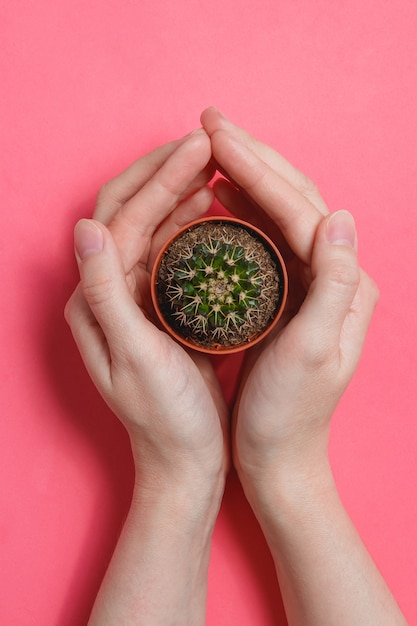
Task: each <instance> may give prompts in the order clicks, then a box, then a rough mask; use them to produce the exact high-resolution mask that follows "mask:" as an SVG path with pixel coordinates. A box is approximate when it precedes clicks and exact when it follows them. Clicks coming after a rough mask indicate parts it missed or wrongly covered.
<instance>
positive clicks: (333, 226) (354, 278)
mask: <svg viewBox="0 0 417 626" xmlns="http://www.w3.org/2000/svg"><path fill="white" fill-rule="evenodd" d="M356 249H357V235H356V228H355V222H354V219H353V217H352V215H351V214H350V213H348V212H347V211H337V212H336V213H332V214H331V215H328V216H327V217H325V218H324V219H323V220H322V221H321V223H320V224H319V227H318V229H317V232H316V237H315V241H314V245H313V252H312V260H311V271H312V276H313V281H312V283H311V286H310V289H309V292H308V294H307V297H306V300H305V301H304V303H303V305H302V307H301V309H300V312H299V315H298V316H297V317H298V318H299V323H301V324H302V325H303V330H304V332H306V333H308V334H307V335H305V336H306V341H307V342H308V344H309V345H310V347H311V348H312V349H313V350H314V351H315V353H316V354H317V353H318V354H320V353H322V352H323V350H326V349H331V348H332V347H336V346H337V347H339V342H340V334H341V331H342V327H343V324H344V322H345V319H346V316H347V314H348V313H349V311H350V309H351V307H352V303H353V300H354V298H355V295H356V292H357V290H358V287H359V283H360V269H359V265H358V259H357V254H356Z"/></svg>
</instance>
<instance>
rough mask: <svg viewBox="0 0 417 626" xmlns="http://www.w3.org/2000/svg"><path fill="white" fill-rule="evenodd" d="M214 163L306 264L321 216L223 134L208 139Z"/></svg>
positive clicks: (293, 190) (263, 165) (310, 203)
mask: <svg viewBox="0 0 417 626" xmlns="http://www.w3.org/2000/svg"><path fill="white" fill-rule="evenodd" d="M211 145H212V150H213V154H214V156H215V158H216V160H217V161H218V162H219V163H220V164H221V165H222V166H223V167H224V168H225V169H226V171H227V172H228V173H229V174H230V175H231V177H232V178H233V179H234V180H235V181H236V183H237V185H238V186H239V187H241V188H242V189H244V190H245V192H246V193H247V194H248V195H249V196H250V197H251V198H252V200H253V201H254V202H256V204H258V205H259V206H260V207H261V208H262V209H263V210H264V211H265V212H266V213H267V214H268V215H269V217H270V218H271V219H272V220H273V221H274V222H275V223H276V224H277V226H278V227H279V229H280V230H281V232H282V234H283V235H284V237H285V239H286V240H287V242H288V244H289V245H290V247H291V249H292V250H293V251H294V252H295V253H296V254H297V256H298V257H299V258H300V259H301V260H302V261H304V262H305V263H309V262H310V259H311V251H312V247H313V241H314V236H315V233H316V230H317V227H318V224H319V222H320V220H321V219H322V217H323V216H322V214H321V213H320V211H319V210H318V209H317V207H316V206H314V204H312V202H310V201H309V200H308V199H307V198H306V197H305V196H304V195H303V194H302V193H300V192H299V191H298V190H297V189H296V188H295V187H293V186H292V185H291V184H290V183H288V181H287V180H285V179H284V178H283V177H282V176H280V175H279V174H277V172H275V171H274V170H273V169H272V168H271V167H270V166H269V165H268V164H266V163H265V162H264V161H262V159H260V158H259V157H258V156H257V155H256V154H255V153H254V152H253V151H252V150H251V149H250V148H248V147H247V146H245V145H244V144H243V143H242V142H240V141H239V140H237V139H235V138H234V137H231V136H230V134H229V133H227V132H226V131H224V130H216V131H214V133H213V134H212V136H211Z"/></svg>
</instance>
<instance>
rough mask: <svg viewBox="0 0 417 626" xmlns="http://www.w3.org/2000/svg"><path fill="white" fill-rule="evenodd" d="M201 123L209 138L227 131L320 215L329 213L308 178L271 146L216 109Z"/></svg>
mask: <svg viewBox="0 0 417 626" xmlns="http://www.w3.org/2000/svg"><path fill="white" fill-rule="evenodd" d="M201 123H202V125H203V127H204V129H205V130H206V132H207V133H208V134H209V135H210V136H211V135H213V134H214V132H215V131H216V130H221V129H223V130H225V131H227V132H228V133H229V134H230V136H231V137H233V138H235V139H237V140H238V141H239V142H241V143H243V144H244V145H245V146H246V147H247V148H249V149H250V150H252V151H253V152H254V153H255V154H256V155H257V156H258V157H259V158H260V159H262V160H263V161H264V162H265V163H266V164H268V165H269V166H270V167H271V168H272V169H273V170H275V171H276V172H277V173H278V174H279V175H280V176H281V177H282V178H283V179H284V180H286V181H287V182H288V183H289V184H290V185H293V186H294V187H295V188H296V189H297V190H298V191H299V192H300V193H302V194H303V195H304V196H305V197H306V198H308V199H309V200H310V201H311V202H312V203H313V204H314V205H315V206H316V208H317V209H318V210H319V211H320V213H322V214H323V215H326V214H327V213H328V212H329V211H328V209H327V206H326V203H325V202H324V200H323V198H322V197H321V195H320V192H319V191H318V189H317V187H316V186H315V184H314V183H313V181H312V180H311V179H310V178H308V176H306V175H305V174H303V172H301V171H300V170H298V169H297V168H295V167H294V166H293V165H292V164H291V163H289V161H287V160H286V159H285V158H284V157H283V156H282V155H281V154H279V153H278V152H277V151H276V150H274V149H273V148H272V147H271V146H268V145H267V144H264V143H262V142H260V141H258V140H257V139H255V138H254V137H252V135H250V134H249V133H247V132H246V131H245V130H243V129H242V128H240V127H239V126H236V125H235V124H233V123H232V122H231V121H230V120H228V119H227V118H226V117H225V116H224V115H223V114H222V113H221V112H220V111H219V110H218V109H216V108H214V107H209V108H208V109H206V110H205V111H203V113H202V115H201Z"/></svg>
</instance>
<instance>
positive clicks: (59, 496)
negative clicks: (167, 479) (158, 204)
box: [0, 0, 417, 626]
mask: <svg viewBox="0 0 417 626" xmlns="http://www.w3.org/2000/svg"><path fill="white" fill-rule="evenodd" d="M0 25H1V26H0V29H1V33H0V34H1V38H0V41H1V50H2V53H1V55H0V70H1V76H2V81H1V83H2V95H1V100H0V120H1V143H0V146H1V149H0V162H1V166H0V167H1V171H0V176H1V183H0V184H1V195H0V197H1V200H2V221H1V236H0V255H1V268H2V302H1V308H0V310H1V316H2V324H1V326H0V340H1V343H0V345H1V357H2V358H1V365H0V366H1V400H0V402H1V405H0V414H1V420H0V441H1V446H2V450H1V455H0V469H1V473H0V476H1V494H2V497H1V505H0V506H1V514H0V542H1V547H0V552H1V564H2V565H1V568H0V585H1V589H2V593H1V597H0V621H1V623H2V624H10V625H13V626H39V625H40V624H42V625H44V624H45V625H50V626H78V625H79V626H82V625H83V624H85V623H86V621H87V618H88V613H89V610H90V608H91V605H92V602H93V600H94V596H95V593H96V591H97V588H98V586H99V584H100V581H101V578H102V575H103V572H104V570H105V567H106V564H107V563H108V560H109V558H110V556H111V553H112V550H113V547H114V544H115V541H116V537H117V534H118V532H119V530H120V527H121V524H122V521H123V518H124V515H125V513H126V511H127V508H128V505H129V498H130V492H131V485H132V464H131V459H130V451H129V446H128V442H127V437H126V435H125V433H124V431H123V429H122V427H121V426H120V425H119V423H118V422H117V420H116V419H115V418H114V417H113V416H112V414H111V413H110V412H109V410H108V409H107V408H106V407H105V406H104V404H103V402H102V401H101V400H100V398H99V397H98V396H97V394H96V392H95V390H94V388H93V385H92V383H91V382H90V381H89V379H88V376H87V374H86V373H85V371H84V369H83V366H82V364H81V361H80V358H79V357H78V354H77V351H76V349H75V347H74V345H73V342H72V339H71V337H70V333H69V330H68V329H67V327H66V324H65V322H64V320H63V314H62V311H63V308H64V304H65V302H66V299H67V298H68V296H69V294H70V293H71V290H72V289H73V287H74V286H75V284H76V280H77V275H76V268H75V264H74V260H73V255H72V230H73V225H74V223H75V222H76V221H77V219H78V218H80V217H81V216H89V215H91V213H92V210H93V206H94V199H95V195H96V192H97V190H98V188H99V187H100V185H101V184H102V183H103V182H104V181H106V180H107V179H108V178H110V177H112V176H114V175H115V174H117V173H118V172H119V171H120V170H122V169H123V168H124V167H125V166H127V165H128V164H129V163H130V162H131V161H132V160H134V159H135V158H137V157H138V156H140V155H142V154H143V153H145V152H146V151H148V150H150V149H151V148H153V147H155V146H156V145H157V144H160V143H163V142H165V141H167V140H169V139H172V138H174V137H178V136H180V135H183V134H185V133H186V132H188V131H190V130H192V129H193V128H195V127H196V126H198V124H199V114H200V112H201V110H202V109H203V108H205V107H206V106H207V105H210V104H215V105H216V106H218V107H219V108H221V109H223V110H224V111H225V113H226V114H227V115H229V116H230V117H232V118H233V119H234V120H235V121H236V122H238V123H240V124H241V125H242V126H245V127H246V128H247V129H248V130H250V131H251V132H252V133H254V134H255V135H256V136H258V137H259V138H261V139H263V140H265V141H266V142H267V143H270V144H272V145H273V146H274V147H275V148H276V149H277V150H279V151H280V152H282V153H283V154H284V155H285V156H286V157H287V158H288V159H289V160H291V161H292V162H294V163H295V164H296V165H297V166H298V167H299V168H300V169H302V170H303V171H305V172H306V173H307V174H308V175H309V176H310V177H311V178H313V179H314V180H315V182H316V183H317V184H318V186H319V188H320V189H321V191H322V192H323V195H324V196H325V198H326V199H327V201H328V203H329V206H330V208H331V209H333V210H336V209H340V208H347V209H349V210H351V211H352V212H353V213H354V214H355V217H356V221H357V224H358V229H359V239H360V255H361V260H362V263H363V265H364V267H365V268H366V269H367V271H369V272H370V273H371V275H372V276H373V277H374V278H375V279H376V281H377V282H378V284H379V287H380V289H381V301H380V304H379V307H378V310H377V313H376V317H375V320H374V323H373V325H372V328H371V331H370V334H369V337H368V341H367V345H366V348H365V353H364V356H363V359H362V362H361V365H360V367H359V370H358V372H357V374H356V376H355V378H354V380H353V382H352V384H351V386H350V388H349V390H348V391H347V393H346V395H345V396H344V398H343V400H342V403H341V404H340V406H339V408H338V410H337V413H336V415H335V417H334V422H333V433H332V442H331V454H332V463H333V467H334V472H335V475H336V478H337V482H338V485H339V489H340V493H341V496H342V499H343V501H344V502H345V504H346V506H347V508H348V510H349V512H350V514H351V516H352V518H353V520H354V522H355V524H356V526H357V527H358V529H359V531H360V532H361V535H362V537H363V539H364V541H365V543H366V545H367V546H368V548H369V550H370V552H371V554H372V556H373V557H374V559H375V560H376V562H377V564H378V565H379V567H380V568H381V570H382V572H383V574H384V576H385V577H386V579H387V581H388V583H389V584H390V586H391V588H392V590H393V592H394V594H395V596H396V597H397V599H398V601H399V603H400V605H401V607H402V608H403V610H404V612H405V614H406V616H407V618H408V619H409V622H410V624H412V625H417V600H416V594H415V588H416V571H417V557H416V552H417V549H416V539H415V529H416V527H417V504H416V498H415V494H416V485H417V468H416V460H415V459H416V449H417V426H416V419H415V413H416V407H417V402H416V399H417V386H416V369H417V368H416V330H415V328H416V322H415V311H414V306H415V303H416V295H415V294H416V287H417V280H416V272H415V255H416V252H415V250H416V243H415V242H416V239H417V186H416V182H415V181H416V180H417V159H416V155H415V153H416V148H415V147H416V145H417V120H416V117H417V116H416V111H417V72H416V67H417V46H416V32H417V4H416V3H415V2H414V1H412V0H410V1H407V0H398V1H397V2H395V3H394V2H391V1H388V0H379V1H376V0H374V1H371V0H361V1H359V0H348V1H347V2H344V3H334V2H330V1H329V0H327V1H326V0H317V1H316V2H310V1H308V0H297V1H295V2H282V1H280V0H279V1H276V0H274V1H273V0H267V1H265V2H262V3H261V4H260V5H259V6H258V5H255V4H254V3H253V2H248V1H247V0H244V1H241V2H237V1H233V2H227V0H225V2H219V1H218V0H214V1H213V2H212V3H210V4H205V5H203V4H201V3H198V2H196V1H195V0H194V1H192V0H186V1H184V2H181V3H168V2H157V1H156V2H155V0H153V1H152V2H151V1H150V0H141V1H140V2H139V1H136V2H135V1H134V0H132V1H129V2H125V3H120V2H116V1H115V0H109V1H105V2H89V3H84V2H80V0H72V1H71V2H70V1H69V0H63V1H61V2H53V1H52V0H44V1H43V2H41V3H33V2H29V1H28V0H13V2H12V1H11V0H6V1H5V2H3V4H2V7H1V9H0ZM222 368H223V369H222ZM219 369H220V370H221V371H222V377H223V380H224V385H225V386H226V387H227V388H228V392H229V393H230V394H231V393H232V386H233V385H232V383H233V381H230V380H226V375H227V374H228V372H229V370H230V367H229V366H228V367H225V366H224V365H223V364H219ZM234 372H235V374H236V369H235V370H234ZM207 623H208V625H209V626H222V625H225V626H226V625H235V624H239V625H240V626H258V625H259V626H272V625H277V624H285V619H284V616H283V610H282V606H281V600H280V595H279V589H278V586H277V583H276V580H275V575H274V570H273V566H272V562H271V560H270V556H269V554H268V551H267V548H266V546H265V543H264V540H263V537H262V535H261V533H260V531H259V529H258V526H257V523H256V521H255V520H254V518H253V516H252V514H251V511H250V509H249V507H248V505H247V504H246V502H245V499H244V496H243V494H242V492H241V490H240V487H239V485H238V482H237V479H236V477H235V476H234V475H231V477H230V481H229V485H228V488H227V491H226V495H225V500H224V505H223V508H222V510H221V513H220V517H219V520H218V524H217V527H216V530H215V535H214V540H213V550H212V560H211V564H210V580H209V598H208V618H207Z"/></svg>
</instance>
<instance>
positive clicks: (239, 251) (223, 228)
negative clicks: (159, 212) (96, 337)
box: [152, 217, 287, 354]
mask: <svg viewBox="0 0 417 626" xmlns="http://www.w3.org/2000/svg"><path fill="white" fill-rule="evenodd" d="M286 296H287V273H286V270H285V266H284V262H283V260H282V257H281V255H280V253H279V252H278V250H277V249H276V247H275V245H274V244H273V243H272V241H271V240H270V239H269V238H268V237H266V236H265V235H264V234H263V233H261V231H259V230H258V229H257V228H255V227H254V226H252V225H251V224H247V223H245V222H242V221H241V220H238V219H235V218H229V217H209V218H204V219H203V220H196V221H195V222H192V223H191V224H189V225H188V226H186V227H185V228H183V229H181V230H180V231H178V232H177V233H176V234H175V235H174V237H173V238H171V240H170V241H169V242H168V243H167V245H166V246H165V248H164V249H163V250H162V251H161V252H160V254H159V256H158V258H157V260H156V263H155V267H154V270H153V274H152V300H153V304H154V307H155V310H156V312H157V315H158V317H159V319H160V321H161V322H162V324H163V326H164V327H165V329H166V330H167V331H168V332H169V333H171V334H172V335H173V336H174V337H175V338H176V339H177V340H178V341H180V342H181V343H182V344H185V345H186V346H189V347H191V348H194V349H196V350H200V351H202V352H217V353H223V354H224V353H226V352H236V351H238V350H243V349H245V348H247V347H249V346H250V345H252V344H253V343H257V342H258V341H260V340H261V339H263V338H264V336H265V335H266V334H267V333H268V332H269V331H270V330H271V329H272V327H273V326H275V324H276V322H277V321H278V318H279V316H280V315H281V313H282V310H283V308H284V304H285V300H286Z"/></svg>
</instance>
